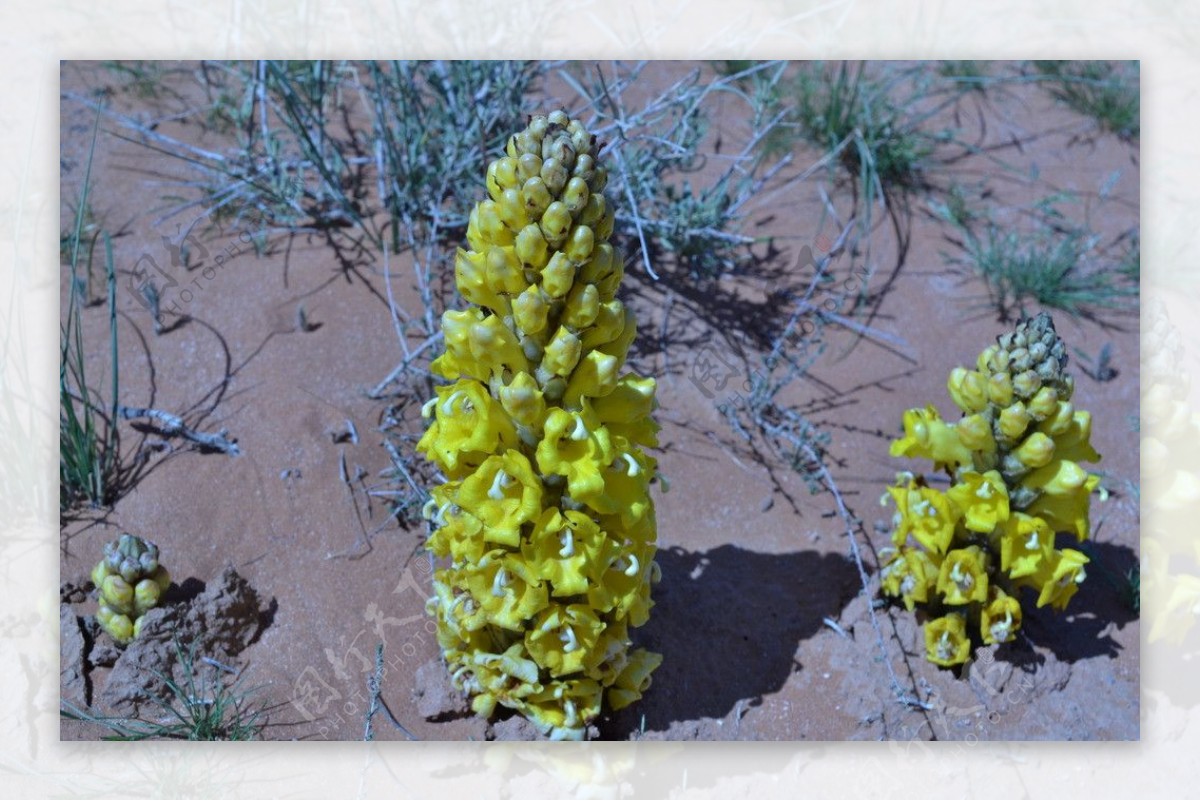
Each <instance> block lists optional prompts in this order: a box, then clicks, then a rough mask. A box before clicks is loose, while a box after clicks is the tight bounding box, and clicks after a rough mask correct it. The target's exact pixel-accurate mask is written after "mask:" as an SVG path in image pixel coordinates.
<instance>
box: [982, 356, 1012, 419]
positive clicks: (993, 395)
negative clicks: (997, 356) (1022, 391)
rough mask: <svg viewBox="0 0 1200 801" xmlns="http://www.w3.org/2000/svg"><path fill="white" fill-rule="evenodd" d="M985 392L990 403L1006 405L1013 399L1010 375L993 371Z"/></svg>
mask: <svg viewBox="0 0 1200 801" xmlns="http://www.w3.org/2000/svg"><path fill="white" fill-rule="evenodd" d="M1001 353H1003V351H1001ZM987 392H988V400H990V401H991V402H992V403H994V404H996V405H997V406H1008V405H1009V404H1010V403H1012V401H1013V388H1012V376H1011V375H1009V374H1008V373H993V374H992V375H991V377H990V378H989V379H988V388H987Z"/></svg>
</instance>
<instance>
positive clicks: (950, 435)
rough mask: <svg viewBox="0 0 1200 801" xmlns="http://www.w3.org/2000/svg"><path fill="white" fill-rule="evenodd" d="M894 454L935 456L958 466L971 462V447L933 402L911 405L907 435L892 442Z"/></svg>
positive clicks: (940, 462) (906, 416)
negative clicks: (920, 406) (946, 421)
mask: <svg viewBox="0 0 1200 801" xmlns="http://www.w3.org/2000/svg"><path fill="white" fill-rule="evenodd" d="M891 453H892V456H908V457H910V458H924V459H932V460H933V462H934V463H935V464H938V465H943V464H944V465H949V466H950V467H958V466H959V465H969V464H971V463H972V461H971V451H970V450H968V449H967V447H966V446H965V445H963V444H962V442H961V441H960V440H959V438H958V432H956V431H955V430H954V427H953V426H951V425H947V424H946V423H944V422H943V421H942V419H941V417H940V416H939V415H938V412H937V409H935V408H934V407H933V406H926V407H925V408H924V409H909V410H908V411H907V412H905V413H904V436H903V437H902V438H901V439H898V440H895V441H894V442H892V447H891Z"/></svg>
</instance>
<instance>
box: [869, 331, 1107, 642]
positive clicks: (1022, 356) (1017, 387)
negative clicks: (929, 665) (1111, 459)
mask: <svg viewBox="0 0 1200 801" xmlns="http://www.w3.org/2000/svg"><path fill="white" fill-rule="evenodd" d="M1066 363H1067V357H1066V349H1065V346H1064V345H1063V342H1062V340H1061V339H1059V337H1058V335H1057V334H1056V333H1055V331H1054V323H1053V321H1052V320H1051V318H1050V315H1048V314H1045V313H1043V314H1040V315H1038V316H1037V317H1036V318H1034V319H1033V320H1027V321H1023V322H1021V323H1020V324H1018V325H1017V327H1016V330H1015V331H1012V332H1009V333H1007V334H1005V335H1003V336H1001V337H1000V338H999V339H998V340H997V344H995V345H992V346H990V347H988V348H987V349H986V350H984V351H983V353H981V354H980V355H979V359H978V361H977V363H976V368H977V369H976V370H967V369H964V368H961V367H960V368H956V369H955V370H953V371H952V372H951V373H950V380H949V383H948V388H949V391H950V396H951V398H952V399H953V400H954V403H955V404H956V405H957V406H958V407H959V408H960V409H961V410H962V412H963V417H962V419H960V420H959V421H958V422H956V423H948V422H945V421H944V420H942V419H941V418H940V417H939V415H938V413H937V410H936V409H935V408H934V407H933V406H927V407H925V408H924V409H910V410H909V411H907V412H905V413H904V436H903V437H902V438H900V439H898V440H896V441H894V442H893V443H892V447H891V453H892V455H893V456H908V457H916V458H926V459H930V460H932V461H933V462H934V465H935V467H936V468H940V469H945V470H946V471H947V473H948V474H949V476H950V478H951V479H952V486H951V487H950V488H949V489H948V490H947V491H945V492H941V491H938V490H936V489H933V488H932V487H929V486H928V485H927V484H926V482H925V481H924V480H923V478H921V477H915V476H913V475H912V474H911V473H906V474H901V476H900V477H899V479H898V481H897V483H896V485H895V486H893V487H889V488H888V492H887V494H886V495H884V497H883V499H882V502H883V503H885V504H886V503H887V502H888V500H889V499H890V500H892V501H894V502H895V504H896V508H897V511H896V514H895V516H894V518H893V523H894V529H893V532H892V544H893V546H894V547H892V548H888V549H886V551H887V561H886V562H885V564H884V565H883V569H882V584H883V590H884V592H885V593H887V594H888V595H891V596H894V597H897V598H900V599H901V600H903V602H904V604H905V606H907V607H908V609H909V610H910V611H911V610H912V609H913V608H914V606H915V605H916V604H918V603H920V604H925V605H926V607H927V610H928V611H929V613H930V614H931V615H934V616H935V619H933V620H931V621H930V622H929V623H928V624H927V625H926V627H925V641H926V642H925V644H926V655H927V657H928V658H929V660H930V661H931V662H935V663H937V664H939V665H944V666H950V665H956V664H961V663H963V662H965V661H966V660H967V658H968V657H969V656H970V652H971V639H970V637H971V630H969V627H968V623H969V622H970V623H974V624H976V625H977V626H978V628H977V629H975V630H977V631H978V635H979V639H980V640H982V642H984V643H986V644H991V643H1003V642H1008V641H1010V640H1012V639H1013V637H1014V636H1015V634H1016V632H1017V630H1018V629H1019V628H1020V626H1021V604H1020V600H1019V593H1020V590H1021V588H1022V587H1030V588H1032V589H1033V591H1034V592H1036V593H1037V605H1038V607H1042V606H1045V605H1047V604H1051V605H1052V606H1054V607H1055V608H1056V609H1063V608H1065V607H1066V605H1067V602H1068V601H1069V600H1070V599H1071V596H1072V595H1074V594H1075V591H1076V589H1077V588H1078V585H1079V583H1080V582H1082V581H1083V580H1084V577H1085V575H1086V573H1085V570H1084V565H1085V564H1087V562H1088V559H1087V557H1086V556H1084V555H1083V553H1081V552H1080V551H1077V550H1074V549H1071V548H1064V549H1061V550H1060V549H1058V548H1056V547H1055V542H1054V535H1055V534H1056V533H1057V532H1069V533H1072V534H1074V535H1075V536H1076V538H1077V539H1078V540H1079V541H1080V542H1082V541H1083V540H1085V539H1086V538H1087V536H1088V532H1089V530H1090V523H1089V521H1088V504H1089V496H1090V495H1091V492H1092V491H1093V490H1094V489H1095V488H1096V486H1097V485H1098V484H1099V483H1100V478H1099V476H1096V475H1094V474H1090V473H1088V472H1087V471H1086V470H1084V469H1083V468H1082V467H1080V466H1079V462H1081V461H1087V462H1095V461H1098V460H1099V458H1100V456H1099V454H1097V453H1096V452H1095V450H1093V449H1092V446H1091V442H1090V439H1091V428H1092V418H1091V414H1090V413H1088V412H1085V411H1079V410H1077V409H1075V407H1074V406H1073V405H1072V404H1071V395H1072V394H1073V390H1074V382H1073V380H1072V378H1071V376H1070V375H1068V374H1067V373H1066V372H1065V368H1066ZM937 615H941V617H936V616H937Z"/></svg>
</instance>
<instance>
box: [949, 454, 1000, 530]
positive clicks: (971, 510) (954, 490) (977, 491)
mask: <svg viewBox="0 0 1200 801" xmlns="http://www.w3.org/2000/svg"><path fill="white" fill-rule="evenodd" d="M946 494H947V495H948V496H949V497H950V500H951V501H953V502H954V504H955V505H956V506H957V507H958V509H959V511H960V512H961V513H962V517H963V522H964V524H965V525H966V527H967V528H968V529H970V530H971V531H978V532H979V533H981V534H990V533H991V532H992V531H993V530H994V529H995V528H996V526H1000V525H1003V524H1004V523H1005V522H1006V521H1007V520H1008V513H1009V509H1008V487H1007V486H1005V484H1004V479H1003V478H1002V477H1001V475H1000V474H999V473H998V472H996V471H995V470H989V471H987V472H986V473H976V472H975V471H974V470H964V471H962V472H961V473H960V474H959V477H958V483H957V484H955V485H954V486H953V487H951V488H950V489H949V490H948V491H947V492H946Z"/></svg>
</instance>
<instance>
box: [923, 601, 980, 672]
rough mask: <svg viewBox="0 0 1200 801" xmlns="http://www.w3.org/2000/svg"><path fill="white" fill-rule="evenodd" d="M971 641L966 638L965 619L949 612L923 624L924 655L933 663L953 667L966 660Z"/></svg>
mask: <svg viewBox="0 0 1200 801" xmlns="http://www.w3.org/2000/svg"><path fill="white" fill-rule="evenodd" d="M970 654H971V641H970V640H969V639H968V638H967V619H966V618H965V617H964V616H962V615H957V614H950V615H946V616H944V617H939V618H937V619H936V620H931V621H929V622H928V623H926V624H925V657H926V658H927V659H928V660H929V661H930V662H933V663H934V664H935V665H941V666H942V667H953V666H954V665H961V664H962V663H963V662H966V661H967V657H968V656H970Z"/></svg>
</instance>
